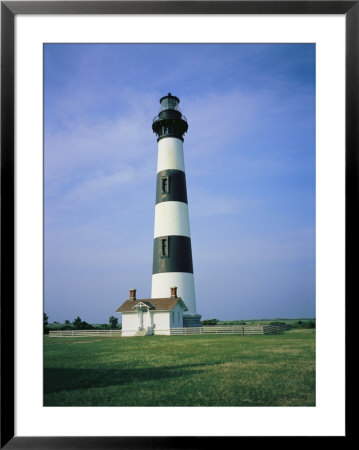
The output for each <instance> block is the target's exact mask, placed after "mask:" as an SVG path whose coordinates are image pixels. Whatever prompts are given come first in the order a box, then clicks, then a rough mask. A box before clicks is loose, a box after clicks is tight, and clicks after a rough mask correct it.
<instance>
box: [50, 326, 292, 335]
mask: <svg viewBox="0 0 359 450" xmlns="http://www.w3.org/2000/svg"><path fill="white" fill-rule="evenodd" d="M288 328H290V327H289V326H288V325H260V324H259V325H222V326H205V327H188V328H171V330H170V334H171V336H185V335H195V334H242V335H247V336H250V335H256V334H278V333H281V332H282V331H283V330H285V329H288ZM156 331H157V333H158V334H161V333H160V331H165V330H156ZM157 333H156V332H155V334H157ZM121 334H122V331H121V330H61V331H50V332H49V336H50V337H83V336H87V337H89V336H92V337H96V336H97V337H98V336H101V337H102V336H104V337H106V336H108V337H121Z"/></svg>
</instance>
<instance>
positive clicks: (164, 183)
mask: <svg viewBox="0 0 359 450" xmlns="http://www.w3.org/2000/svg"><path fill="white" fill-rule="evenodd" d="M169 187H170V180H169V177H162V194H164V193H165V192H169V191H170V189H169Z"/></svg>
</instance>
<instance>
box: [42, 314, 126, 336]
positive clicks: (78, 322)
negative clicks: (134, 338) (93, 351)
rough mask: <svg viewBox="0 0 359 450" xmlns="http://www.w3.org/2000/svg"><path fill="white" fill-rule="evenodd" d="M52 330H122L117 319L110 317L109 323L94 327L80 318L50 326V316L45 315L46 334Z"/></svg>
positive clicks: (54, 323)
mask: <svg viewBox="0 0 359 450" xmlns="http://www.w3.org/2000/svg"><path fill="white" fill-rule="evenodd" d="M50 329H51V330H54V331H55V330H97V329H100V330H116V329H121V324H119V323H118V319H117V317H114V316H110V318H109V319H108V323H102V324H97V325H92V324H90V323H87V322H86V321H84V320H82V319H81V317H80V316H77V317H76V318H75V319H74V320H73V321H72V322H70V321H69V320H65V322H64V323H63V324H62V323H60V322H53V323H52V324H51V325H49V316H48V315H47V314H46V313H44V334H48V333H49V331H50Z"/></svg>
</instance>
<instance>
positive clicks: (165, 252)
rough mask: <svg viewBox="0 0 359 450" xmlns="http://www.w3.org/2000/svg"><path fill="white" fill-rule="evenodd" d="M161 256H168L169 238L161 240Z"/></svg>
mask: <svg viewBox="0 0 359 450" xmlns="http://www.w3.org/2000/svg"><path fill="white" fill-rule="evenodd" d="M161 256H162V257H167V256H168V237H165V238H162V239H161Z"/></svg>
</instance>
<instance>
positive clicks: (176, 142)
mask: <svg viewBox="0 0 359 450" xmlns="http://www.w3.org/2000/svg"><path fill="white" fill-rule="evenodd" d="M168 169H177V170H182V171H183V172H184V157H183V142H182V141H181V139H177V138H174V137H167V138H163V139H161V140H160V141H159V142H158V160H157V173H158V172H161V171H162V170H168Z"/></svg>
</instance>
